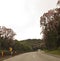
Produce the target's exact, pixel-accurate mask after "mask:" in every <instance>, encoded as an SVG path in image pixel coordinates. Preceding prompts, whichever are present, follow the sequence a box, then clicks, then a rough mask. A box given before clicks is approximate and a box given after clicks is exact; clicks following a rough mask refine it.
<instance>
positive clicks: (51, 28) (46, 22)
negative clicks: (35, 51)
mask: <svg viewBox="0 0 60 61" xmlns="http://www.w3.org/2000/svg"><path fill="white" fill-rule="evenodd" d="M40 19H41V20H40V24H41V27H42V32H43V34H44V38H43V40H44V42H45V45H46V47H47V48H48V49H56V48H57V47H59V46H60V41H59V40H60V8H56V9H53V10H49V11H48V12H47V13H44V14H43V16H41V18H40ZM58 45H59V46H58Z"/></svg>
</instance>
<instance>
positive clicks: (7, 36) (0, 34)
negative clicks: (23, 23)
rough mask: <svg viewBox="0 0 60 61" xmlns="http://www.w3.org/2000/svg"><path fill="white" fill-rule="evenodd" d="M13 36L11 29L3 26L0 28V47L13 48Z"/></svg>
mask: <svg viewBox="0 0 60 61" xmlns="http://www.w3.org/2000/svg"><path fill="white" fill-rule="evenodd" d="M14 36H15V32H14V31H13V30H12V29H10V28H6V27H5V26H2V27H1V26H0V42H1V43H0V45H1V47H2V48H3V49H8V48H9V47H13V45H14V44H15V40H13V37H14Z"/></svg>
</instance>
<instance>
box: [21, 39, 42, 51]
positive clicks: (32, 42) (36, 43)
mask: <svg viewBox="0 0 60 61" xmlns="http://www.w3.org/2000/svg"><path fill="white" fill-rule="evenodd" d="M41 41H42V40H41V39H27V40H22V41H20V43H21V44H23V45H26V46H30V47H31V48H32V49H33V50H37V49H40V43H41Z"/></svg>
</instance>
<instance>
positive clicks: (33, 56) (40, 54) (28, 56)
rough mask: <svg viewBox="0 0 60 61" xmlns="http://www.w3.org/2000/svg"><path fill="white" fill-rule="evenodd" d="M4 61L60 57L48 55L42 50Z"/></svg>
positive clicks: (50, 60)
mask: <svg viewBox="0 0 60 61" xmlns="http://www.w3.org/2000/svg"><path fill="white" fill-rule="evenodd" d="M4 61H60V58H57V57H54V56H51V55H47V54H45V53H44V52H42V51H38V52H30V53H24V54H21V55H17V56H15V57H12V58H9V59H6V60H4Z"/></svg>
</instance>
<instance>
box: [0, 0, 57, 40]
mask: <svg viewBox="0 0 60 61" xmlns="http://www.w3.org/2000/svg"><path fill="white" fill-rule="evenodd" d="M56 3H57V0H0V26H6V27H8V28H11V29H13V30H14V32H15V33H16V36H15V38H16V39H18V40H23V39H30V38H31V39H32V38H37V39H38V38H42V36H41V35H40V32H41V29H40V16H42V15H43V13H44V12H47V11H48V10H50V9H53V8H55V7H56Z"/></svg>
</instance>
